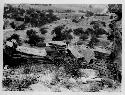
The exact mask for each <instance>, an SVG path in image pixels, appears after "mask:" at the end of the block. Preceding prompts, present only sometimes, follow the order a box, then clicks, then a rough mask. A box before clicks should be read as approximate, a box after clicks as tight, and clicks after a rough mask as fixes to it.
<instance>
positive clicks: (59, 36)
mask: <svg viewBox="0 0 125 95" xmlns="http://www.w3.org/2000/svg"><path fill="white" fill-rule="evenodd" d="M3 10H4V11H3V49H2V50H3V67H2V69H3V72H2V76H3V77H2V91H25V92H27V91H41V92H121V84H122V4H39V3H36V4H32V3H29V4H28V3H26V4H25V3H19V4H9V3H6V4H4V8H3Z"/></svg>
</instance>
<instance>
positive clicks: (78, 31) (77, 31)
mask: <svg viewBox="0 0 125 95" xmlns="http://www.w3.org/2000/svg"><path fill="white" fill-rule="evenodd" d="M73 31H74V34H75V35H82V34H83V33H84V30H83V29H82V28H77V29H74V30H73Z"/></svg>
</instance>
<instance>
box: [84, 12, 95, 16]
mask: <svg viewBox="0 0 125 95" xmlns="http://www.w3.org/2000/svg"><path fill="white" fill-rule="evenodd" d="M93 15H94V13H93V12H91V11H86V14H85V16H86V17H91V16H93Z"/></svg>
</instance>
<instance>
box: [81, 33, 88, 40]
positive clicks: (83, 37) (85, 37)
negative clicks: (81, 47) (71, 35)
mask: <svg viewBox="0 0 125 95" xmlns="http://www.w3.org/2000/svg"><path fill="white" fill-rule="evenodd" d="M79 38H80V39H81V40H83V41H84V40H86V39H88V35H87V34H83V35H81V36H80V37H79Z"/></svg>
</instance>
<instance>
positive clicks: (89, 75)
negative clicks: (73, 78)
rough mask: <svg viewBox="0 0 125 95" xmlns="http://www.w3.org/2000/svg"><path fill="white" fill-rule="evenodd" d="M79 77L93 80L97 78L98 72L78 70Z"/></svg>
mask: <svg viewBox="0 0 125 95" xmlns="http://www.w3.org/2000/svg"><path fill="white" fill-rule="evenodd" d="M80 72H81V76H82V77H85V78H95V77H97V76H98V74H99V72H98V71H97V70H93V69H80Z"/></svg>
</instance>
